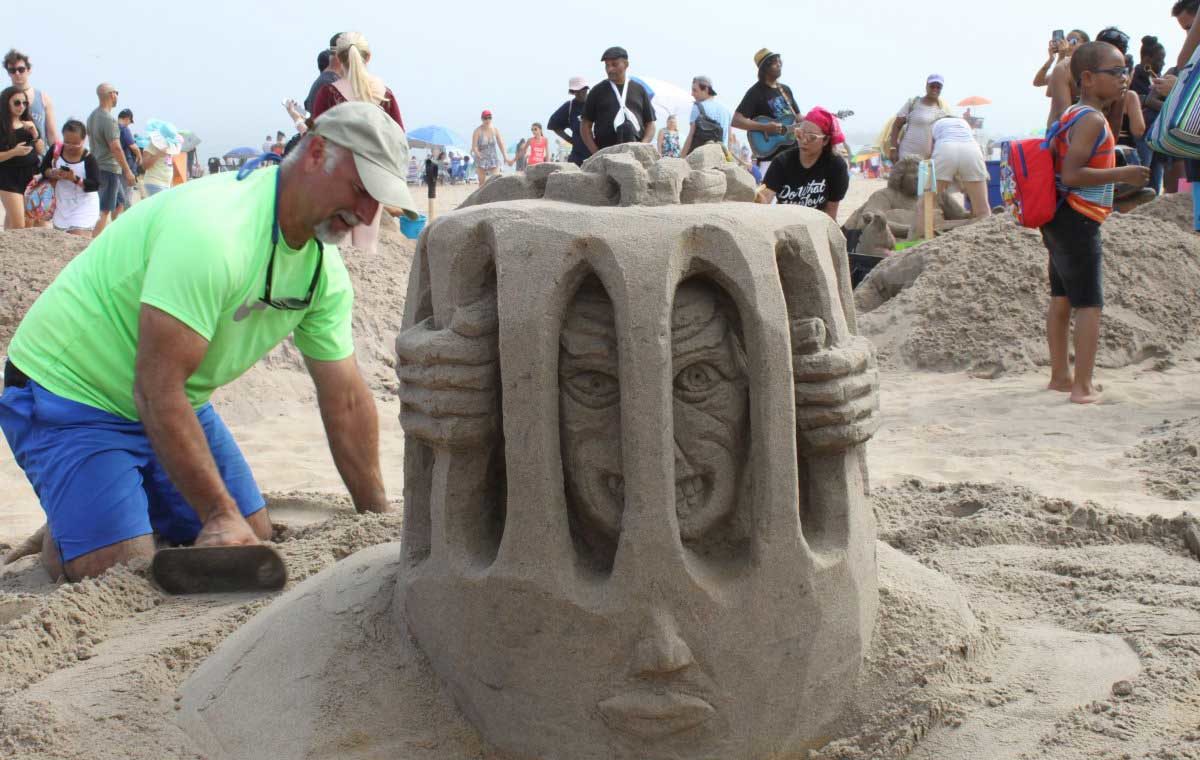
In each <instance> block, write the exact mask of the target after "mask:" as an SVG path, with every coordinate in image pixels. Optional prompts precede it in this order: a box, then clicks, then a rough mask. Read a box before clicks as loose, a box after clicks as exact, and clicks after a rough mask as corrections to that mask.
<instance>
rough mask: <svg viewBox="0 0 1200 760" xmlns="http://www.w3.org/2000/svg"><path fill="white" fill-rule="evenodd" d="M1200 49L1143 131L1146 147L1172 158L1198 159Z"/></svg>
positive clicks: (1199, 135)
mask: <svg viewBox="0 0 1200 760" xmlns="http://www.w3.org/2000/svg"><path fill="white" fill-rule="evenodd" d="M1197 63H1200V49H1197V50H1196V52H1195V53H1193V54H1192V59H1191V60H1190V61H1188V64H1187V66H1184V67H1183V69H1182V70H1180V72H1179V79H1178V81H1177V82H1175V86H1174V87H1173V88H1172V89H1171V93H1170V94H1169V95H1168V96H1167V99H1166V102H1164V103H1163V106H1162V109H1161V110H1159V112H1158V118H1157V119H1155V120H1154V125H1153V126H1152V127H1151V128H1150V131H1149V132H1148V133H1147V134H1146V142H1147V143H1148V144H1149V145H1150V148H1151V149H1153V150H1155V151H1157V152H1158V153H1163V154H1166V155H1168V156H1175V157H1176V158H1193V159H1200V65H1197Z"/></svg>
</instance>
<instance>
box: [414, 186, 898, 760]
mask: <svg viewBox="0 0 1200 760" xmlns="http://www.w3.org/2000/svg"><path fill="white" fill-rule="evenodd" d="M533 208H535V207H534V206H527V205H522V204H497V205H496V206H492V207H489V206H481V207H476V208H469V209H465V210H463V211H461V212H456V213H455V214H452V215H448V216H447V217H444V218H443V219H441V220H439V222H438V223H436V224H435V225H433V226H432V227H431V228H430V229H429V230H427V232H426V234H425V235H424V236H423V238H422V241H423V242H422V244H421V247H419V248H418V256H417V261H416V262H415V263H414V270H413V274H412V280H411V284H410V293H409V301H408V302H409V304H410V305H411V306H410V310H409V313H408V314H407V315H406V318H405V324H406V327H405V330H404V332H403V333H402V334H401V336H400V340H399V341H398V344H397V345H398V348H399V350H400V354H401V364H402V367H401V377H402V380H403V382H404V385H403V386H402V389H401V400H402V402H403V404H404V411H403V412H402V422H403V423H404V426H405V430H406V432H407V434H408V436H409V437H408V439H407V442H406V445H405V458H406V459H405V463H406V464H405V536H404V547H405V548H404V551H405V558H406V561H407V569H406V571H405V573H404V575H403V577H402V578H401V582H400V584H399V585H398V587H397V598H398V600H399V602H398V604H397V605H396V609H397V614H398V616H399V618H400V620H401V624H402V625H403V626H405V628H406V629H407V630H410V631H411V632H412V633H413V634H414V635H415V638H416V640H417V642H418V643H419V645H420V647H421V649H422V651H423V652H424V653H425V654H426V655H427V656H428V658H429V660H430V663H431V664H432V666H433V668H434V671H435V672H436V673H437V675H438V676H439V678H440V679H441V681H442V682H443V683H444V684H445V685H446V687H447V688H448V689H449V692H450V693H451V694H452V695H453V697H454V699H455V701H456V703H457V704H458V706H459V708H460V709H461V710H462V711H463V714H464V715H465V716H466V717H467V719H468V720H469V721H470V722H471V724H472V725H473V726H474V727H475V728H476V729H477V730H478V731H479V732H480V734H481V735H482V736H483V737H484V739H485V740H486V741H487V742H488V743H489V744H490V745H492V746H495V747H497V748H499V749H500V750H502V751H504V752H505V753H507V754H509V755H512V756H515V757H530V758H534V757H536V758H571V760H668V759H669V760H718V759H720V760H729V758H737V759H738V760H759V759H760V758H767V757H772V756H778V755H781V754H783V753H785V752H797V751H800V750H802V749H804V748H808V747H812V746H816V745H818V744H819V743H820V742H821V740H822V738H823V737H824V736H826V735H827V734H826V733H825V732H826V730H827V728H828V726H829V724H830V722H831V721H832V719H833V718H834V717H836V715H837V714H838V712H839V709H840V705H841V700H842V699H843V697H844V696H845V695H846V693H847V691H848V689H849V686H850V684H851V683H852V682H853V680H854V675H855V673H856V672H857V669H858V666H859V663H860V658H861V655H862V651H863V648H864V647H865V646H866V643H867V641H868V640H869V637H870V631H871V626H872V624H873V619H874V617H873V616H874V609H875V579H874V561H873V557H874V551H873V546H874V536H873V531H874V526H873V522H872V521H871V515H870V511H869V509H867V507H866V505H865V503H864V501H863V499H862V491H863V485H862V480H861V472H862V470H861V462H860V460H859V458H858V456H859V455H858V453H857V448H856V446H857V443H859V442H861V441H862V440H864V438H863V436H862V435H859V434H855V433H851V434H850V435H849V437H847V438H845V440H842V438H843V437H844V436H842V434H840V433H836V431H833V428H837V427H838V425H839V424H840V423H839V422H838V421H839V420H841V421H844V422H846V423H848V425H849V426H848V427H846V430H850V429H851V428H854V429H857V428H855V425H858V424H859V423H858V422H857V420H858V412H856V411H854V409H850V408H849V407H846V403H848V400H854V403H859V404H861V403H866V402H871V401H872V400H873V397H869V396H866V395H864V394H865V393H867V392H868V391H871V389H872V388H873V382H874V379H873V375H868V376H865V377H860V378H858V379H854V378H850V377H844V375H849V374H852V373H865V372H867V362H868V359H869V348H868V349H861V348H856V347H855V346H857V345H858V344H856V343H855V342H854V341H855V340H856V339H855V338H854V336H853V335H852V332H851V327H850V323H849V322H848V319H849V318H848V316H847V312H846V310H845V307H844V306H843V305H842V304H843V301H842V295H841V292H840V289H839V284H838V281H837V279H836V278H837V277H838V276H839V275H838V274H837V270H836V269H835V267H836V266H837V264H836V263H835V262H837V261H838V259H836V258H835V257H834V255H833V252H832V251H831V250H830V243H829V241H830V240H832V239H835V238H833V237H831V236H833V235H836V234H837V230H836V228H835V227H833V226H831V224H832V223H830V222H828V218H827V217H824V216H820V217H819V218H814V217H813V216H810V215H807V214H804V213H796V214H791V213H790V212H784V213H782V214H780V213H778V212H779V210H778V209H768V208H766V207H761V208H760V207H756V206H753V205H751V204H737V207H736V208H735V209H727V208H726V207H723V206H719V205H710V206H708V207H696V208H694V209H692V208H667V209H657V210H655V212H654V213H645V212H643V211H642V210H640V209H634V210H629V209H624V208H612V209H608V208H602V209H581V207H579V206H573V205H570V204H551V203H543V204H539V205H537V206H536V213H529V211H530V209H533ZM714 209H716V210H717V211H716V212H715V213H714ZM726 211H728V212H729V213H725V212H726ZM734 211H736V213H733V212H734ZM799 211H803V210H799ZM809 224H811V225H812V226H813V229H812V230H810V229H809V228H808V227H806V226H805V225H809ZM836 239H837V240H841V238H840V235H837V237H836ZM651 252H653V253H651ZM843 274H845V273H843ZM846 276H847V277H848V274H847V275H846ZM846 292H849V291H848V289H847V291H846ZM422 301H424V303H425V304H426V305H421V304H422ZM489 308H490V310H491V316H490V317H489V316H488V315H487V312H488V309H489ZM855 357H857V358H855ZM802 381H803V382H802ZM798 399H803V400H804V401H803V404H802V407H797V405H796V404H797V400H798ZM844 407H845V408H844ZM847 410H848V411H847ZM802 411H805V412H807V411H811V412H812V413H811V414H808V415H807V416H805V415H804V414H802V413H801V412H802ZM847 414H848V415H849V416H846V415H847ZM827 426H832V427H829V428H828V429H827ZM810 428H811V432H810ZM831 431H833V432H831Z"/></svg>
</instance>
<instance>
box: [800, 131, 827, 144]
mask: <svg viewBox="0 0 1200 760" xmlns="http://www.w3.org/2000/svg"><path fill="white" fill-rule="evenodd" d="M796 139H797V140H799V141H800V142H802V143H810V142H817V141H818V140H824V139H825V135H823V134H818V133H816V132H801V133H800V134H798V135H796Z"/></svg>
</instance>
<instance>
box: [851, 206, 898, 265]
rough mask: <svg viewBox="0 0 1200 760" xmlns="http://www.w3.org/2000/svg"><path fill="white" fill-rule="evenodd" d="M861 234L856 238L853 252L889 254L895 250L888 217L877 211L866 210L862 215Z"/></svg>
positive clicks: (894, 240) (894, 239) (893, 236)
mask: <svg viewBox="0 0 1200 760" xmlns="http://www.w3.org/2000/svg"><path fill="white" fill-rule="evenodd" d="M862 221H863V229H862V236H861V237H859V239H858V246H857V247H855V249H854V251H855V253H872V254H883V255H887V254H890V253H891V252H892V251H894V250H896V236H895V235H893V234H892V230H891V227H890V226H889V225H888V218H887V216H886V215H885V214H883V213H882V212H878V211H868V212H866V213H864V214H863V215H862Z"/></svg>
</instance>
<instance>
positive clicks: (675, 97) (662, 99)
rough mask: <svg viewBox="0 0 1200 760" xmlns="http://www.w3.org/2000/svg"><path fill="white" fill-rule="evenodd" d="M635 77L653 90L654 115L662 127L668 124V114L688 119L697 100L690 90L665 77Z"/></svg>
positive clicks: (635, 79)
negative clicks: (664, 78)
mask: <svg viewBox="0 0 1200 760" xmlns="http://www.w3.org/2000/svg"><path fill="white" fill-rule="evenodd" d="M633 79H634V81H636V82H638V83H640V84H641V85H642V86H643V87H646V88H647V89H648V90H649V91H650V92H651V102H652V103H653V104H654V115H655V116H657V117H658V126H659V128H660V129H661V128H662V127H663V126H665V125H666V123H667V117H668V116H674V117H676V118H677V119H680V120H681V121H686V120H687V118H688V117H689V116H690V115H691V113H692V104H693V103H695V102H696V101H695V99H694V98H693V97H692V93H691V92H690V91H688V90H686V89H684V88H683V87H680V86H679V85H677V84H674V83H672V82H667V81H665V80H663V79H655V78H653V77H640V78H639V77H633Z"/></svg>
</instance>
